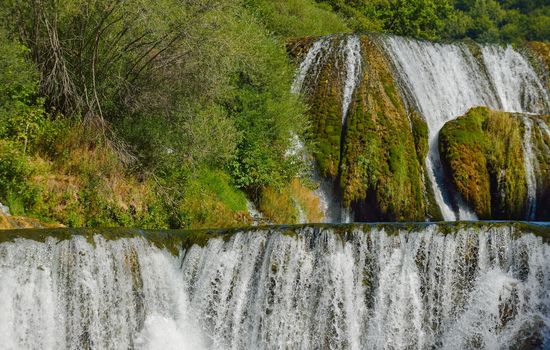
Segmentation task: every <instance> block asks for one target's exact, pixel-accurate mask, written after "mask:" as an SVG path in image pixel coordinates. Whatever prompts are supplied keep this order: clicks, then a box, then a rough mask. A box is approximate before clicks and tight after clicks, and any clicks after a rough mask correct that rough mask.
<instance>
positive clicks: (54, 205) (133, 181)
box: [0, 0, 345, 227]
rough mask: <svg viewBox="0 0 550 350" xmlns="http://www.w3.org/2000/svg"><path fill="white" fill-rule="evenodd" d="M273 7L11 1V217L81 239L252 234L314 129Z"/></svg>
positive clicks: (6, 15)
mask: <svg viewBox="0 0 550 350" xmlns="http://www.w3.org/2000/svg"><path fill="white" fill-rule="evenodd" d="M304 3H307V4H309V5H308V6H309V7H310V8H311V9H317V10H316V12H315V13H316V15H315V16H316V17H312V20H313V19H315V18H317V19H319V18H326V20H325V23H326V24H327V27H326V28H325V29H323V30H324V31H325V33H327V32H329V31H332V30H341V29H342V30H343V29H345V28H344V25H343V21H340V25H339V27H338V22H335V21H332V19H334V18H336V15H334V14H333V13H331V12H330V11H327V10H326V9H323V8H322V7H319V6H318V5H316V4H315V3H313V2H307V1H306V2H304ZM268 5H269V4H267V3H266V4H264V5H262V6H260V4H255V5H252V4H251V3H250V4H247V3H244V2H241V1H237V0H235V1H223V2H220V1H208V0H207V1H197V2H188V3H186V5H185V6H182V4H181V3H180V2H178V1H176V0H163V1H160V2H156V3H155V4H154V6H153V4H152V3H150V4H148V3H146V2H143V1H140V0H131V1H124V2H121V1H114V0H100V1H93V2H92V1H88V0H79V1H76V2H75V1H68V0H66V1H65V0H63V1H50V0H36V1H31V2H28V1H18V0H14V1H11V0H10V1H8V0H6V1H2V6H1V10H0V20H1V24H2V28H3V29H2V32H1V37H0V47H1V48H2V51H3V52H4V53H5V54H3V55H2V57H1V58H0V60H1V61H0V65H1V67H2V73H0V74H2V75H1V76H0V92H2V94H1V95H2V97H1V98H2V99H3V100H2V104H1V106H2V107H1V111H0V113H1V115H0V118H1V121H0V133H1V135H0V136H1V137H2V145H1V152H0V157H1V159H0V168H1V169H0V173H1V174H0V176H3V178H2V179H1V181H0V182H1V184H0V187H1V188H0V201H2V202H3V203H6V204H7V205H9V206H10V208H12V210H13V211H14V212H15V213H16V214H25V215H28V216H33V217H37V218H40V219H43V220H52V221H58V222H62V223H64V224H67V225H70V226H113V225H121V226H140V227H191V226H192V227H205V226H210V225H213V226H231V225H237V224H239V225H242V224H246V223H249V220H250V218H249V217H248V215H247V214H246V213H245V210H246V197H245V194H247V195H248V196H249V197H250V198H252V199H253V200H256V201H259V195H260V193H261V192H262V190H263V189H264V188H267V187H270V188H276V189H281V188H284V187H286V186H289V185H290V184H291V182H292V179H294V178H296V177H297V176H299V174H300V172H301V169H302V166H301V160H300V158H299V157H298V156H296V157H294V156H288V155H287V154H286V150H287V149H288V147H289V145H290V135H291V134H301V133H303V132H304V130H306V129H307V121H306V118H304V117H303V113H304V110H305V107H304V105H303V104H302V102H301V101H300V100H299V99H298V97H297V96H295V95H293V94H291V93H290V91H289V86H290V83H291V80H292V77H293V67H292V66H291V64H290V62H289V61H288V58H287V55H286V51H285V47H284V44H283V42H282V41H280V40H278V39H276V38H275V36H274V35H273V34H272V32H271V31H270V28H275V27H276V26H275V24H274V21H276V20H277V18H279V17H276V16H275V17H273V18H271V17H269V16H268V15H269V14H270V13H271V14H273V13H272V12H269V11H268V10H269V6H270V5H269V6H268ZM297 6H298V5H297ZM278 11H279V10H278ZM298 22H299V21H297V20H296V23H298ZM311 23H312V22H311ZM329 25H331V27H328V26H329ZM333 25H336V27H332V26H333ZM274 26H275V27H274ZM285 27H286V25H285ZM296 30H299V29H296ZM304 30H306V29H304ZM289 34H302V33H301V32H295V33H289Z"/></svg>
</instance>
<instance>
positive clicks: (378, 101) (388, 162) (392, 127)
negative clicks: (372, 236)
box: [340, 37, 427, 221]
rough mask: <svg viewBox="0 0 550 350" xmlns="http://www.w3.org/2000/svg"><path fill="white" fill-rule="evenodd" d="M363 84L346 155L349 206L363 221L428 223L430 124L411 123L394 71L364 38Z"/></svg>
mask: <svg viewBox="0 0 550 350" xmlns="http://www.w3.org/2000/svg"><path fill="white" fill-rule="evenodd" d="M362 48H363V57H364V58H365V61H366V62H365V66H366V67H367V68H366V69H365V72H364V78H363V79H362V84H361V85H360V87H359V90H358V93H357V94H356V100H355V101H354V103H352V105H351V107H350V112H349V116H348V119H347V124H346V136H345V140H344V143H343V145H344V146H343V150H342V154H343V155H342V165H341V176H340V184H341V187H342V192H343V198H344V203H345V204H346V205H350V204H352V206H353V208H354V212H355V214H356V215H358V216H359V218H360V219H361V220H368V221H380V220H382V221H422V220H423V219H424V218H425V217H426V214H427V213H426V200H425V198H424V195H423V194H424V181H423V171H422V169H423V164H424V159H425V157H426V154H427V128H426V124H425V123H424V122H422V121H420V120H418V119H419V118H418V117H416V118H415V119H414V120H415V123H416V125H415V127H416V133H417V134H422V136H418V137H416V138H415V136H414V134H413V133H414V131H413V129H412V128H411V122H410V119H409V116H408V114H407V110H406V108H405V105H404V103H403V101H402V99H401V96H400V93H399V90H398V89H397V87H396V85H395V82H394V80H393V77H392V74H391V70H390V67H389V66H388V64H387V61H386V60H385V58H384V56H383V55H382V53H381V52H379V50H378V49H377V48H376V46H375V44H374V43H373V42H371V41H370V39H368V38H367V37H362Z"/></svg>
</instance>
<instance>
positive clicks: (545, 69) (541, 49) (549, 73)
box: [526, 41, 550, 90]
mask: <svg viewBox="0 0 550 350" xmlns="http://www.w3.org/2000/svg"><path fill="white" fill-rule="evenodd" d="M526 47H527V50H528V51H529V52H530V54H531V56H532V57H533V58H534V59H535V60H536V61H537V63H538V65H540V67H541V69H540V70H541V73H542V75H543V76H544V78H545V80H546V86H548V89H549V90H550V44H549V43H546V42H540V41H532V42H529V43H527V44H526ZM535 66H537V64H535Z"/></svg>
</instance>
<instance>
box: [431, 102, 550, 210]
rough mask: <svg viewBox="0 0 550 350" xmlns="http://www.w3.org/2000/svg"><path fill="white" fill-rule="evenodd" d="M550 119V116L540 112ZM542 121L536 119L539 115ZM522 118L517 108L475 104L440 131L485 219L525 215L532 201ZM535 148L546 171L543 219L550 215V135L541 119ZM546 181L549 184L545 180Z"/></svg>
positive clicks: (443, 147) (447, 160)
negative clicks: (549, 151) (495, 108)
mask: <svg viewBox="0 0 550 350" xmlns="http://www.w3.org/2000/svg"><path fill="white" fill-rule="evenodd" d="M539 118H540V119H541V122H545V123H548V116H546V117H539ZM535 120H536V119H535ZM522 128H523V126H522V121H521V118H520V117H518V116H515V115H514V114H511V113H505V112H498V111H491V110H489V109H487V108H485V107H477V108H473V109H471V110H470V111H468V113H466V115H464V116H462V117H460V118H458V119H456V120H453V121H451V122H449V123H447V124H446V125H445V126H444V127H443V129H442V130H441V133H440V144H439V147H440V151H441V157H442V161H443V163H444V164H445V166H446V167H447V169H448V173H449V174H451V177H452V181H453V183H454V185H455V186H456V188H457V190H458V192H459V193H460V194H461V195H462V197H463V198H464V199H465V200H466V201H467V202H468V203H469V204H470V205H471V206H472V207H473V208H474V210H475V211H476V213H477V214H478V216H479V218H480V219H523V218H525V209H526V201H527V187H526V186H527V185H526V174H525V167H524V159H523V157H524V156H523V146H522V141H523V133H522ZM533 135H535V140H536V142H535V146H536V149H535V153H536V154H537V155H538V157H541V159H539V165H540V166H539V168H540V171H542V172H544V174H542V173H541V174H539V176H538V177H537V178H539V179H542V180H540V182H541V183H540V184H539V186H538V187H539V191H538V192H539V195H538V196H537V197H538V198H539V199H538V201H539V203H540V204H541V206H540V208H539V211H538V213H537V218H539V219H547V218H548V216H547V213H545V212H544V211H545V210H546V209H545V207H546V206H545V205H543V203H546V202H544V200H545V199H544V198H545V196H547V195H548V185H549V184H548V181H547V180H545V179H547V178H548V175H547V174H549V173H550V172H549V171H550V169H548V168H550V161H549V159H548V158H549V157H548V154H547V149H548V144H549V141H550V140H548V139H546V140H544V139H543V138H545V137H546V136H544V135H545V134H544V133H542V132H538V128H537V126H536V124H535V129H534V131H533ZM544 182H546V183H544Z"/></svg>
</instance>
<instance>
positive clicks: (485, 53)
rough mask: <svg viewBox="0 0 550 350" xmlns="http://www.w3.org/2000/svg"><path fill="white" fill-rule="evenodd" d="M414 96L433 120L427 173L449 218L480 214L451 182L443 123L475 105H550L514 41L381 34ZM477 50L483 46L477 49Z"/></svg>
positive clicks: (515, 108)
mask: <svg viewBox="0 0 550 350" xmlns="http://www.w3.org/2000/svg"><path fill="white" fill-rule="evenodd" d="M382 44H383V46H384V47H385V49H386V51H387V53H388V56H389V57H390V59H391V60H392V61H393V64H394V66H395V68H396V73H397V75H398V77H399V80H401V82H402V84H403V86H404V87H405V89H404V90H405V91H407V92H408V93H409V95H410V96H409V98H410V100H411V101H412V102H413V103H414V105H415V106H416V108H418V110H419V112H420V113H421V114H422V116H423V117H424V119H425V120H426V122H427V124H428V131H429V154H428V157H427V159H426V168H427V170H428V171H427V173H428V178H429V180H430V182H431V184H432V188H433V190H434V195H435V200H436V202H437V204H438V206H439V208H440V209H441V212H442V214H443V217H444V219H445V220H475V219H476V216H475V214H474V213H473V212H472V211H471V210H470V209H469V208H468V207H467V206H466V205H465V204H463V202H462V200H461V199H460V198H456V197H458V196H457V195H456V194H454V193H453V192H452V191H451V190H450V189H449V188H448V186H447V185H446V181H445V174H444V171H443V168H442V166H441V158H440V154H439V149H438V135H439V131H440V129H441V128H442V127H443V125H444V124H445V123H446V122H447V121H449V120H452V119H455V118H457V117H458V116H461V115H463V114H464V113H466V112H467V111H468V109H470V108H472V107H474V106H487V107H489V108H492V109H499V110H505V111H509V112H529V113H542V112H545V111H548V110H549V106H550V105H549V103H548V101H549V99H548V92H547V91H546V89H545V88H544V85H543V84H542V82H541V81H540V79H539V78H538V77H537V75H536V74H535V72H534V70H533V68H532V67H531V65H530V64H529V62H528V61H527V60H526V59H525V58H524V57H523V56H522V55H521V54H519V53H518V52H517V51H515V50H514V49H513V48H511V47H510V46H508V47H500V46H479V47H478V46H475V47H474V48H473V49H470V48H469V47H468V46H467V45H465V44H452V45H448V44H438V43H430V42H424V41H417V40H412V39H406V38H401V37H394V36H386V37H383V38H382ZM472 50H474V51H475V50H479V52H476V54H475V55H474V54H473V53H472V52H473V51H472Z"/></svg>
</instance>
